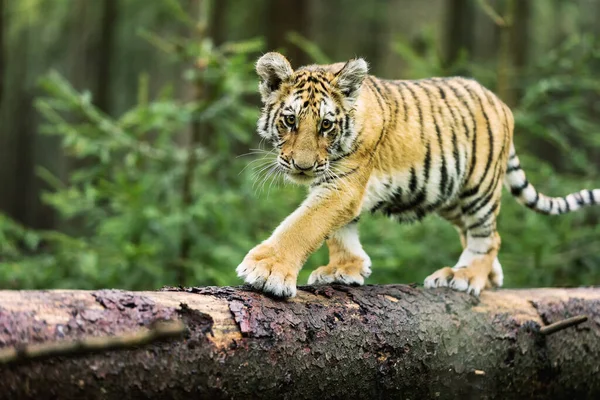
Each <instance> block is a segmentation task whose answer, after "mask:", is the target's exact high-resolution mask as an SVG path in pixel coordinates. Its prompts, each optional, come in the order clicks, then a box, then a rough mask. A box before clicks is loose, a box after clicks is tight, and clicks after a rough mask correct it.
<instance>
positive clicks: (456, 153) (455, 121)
mask: <svg viewBox="0 0 600 400" xmlns="http://www.w3.org/2000/svg"><path fill="white" fill-rule="evenodd" d="M438 89H439V91H440V94H441V96H442V99H445V98H446V94H445V92H444V88H443V87H442V86H441V85H440V86H438ZM442 104H443V105H444V106H445V107H446V109H448V111H449V112H450V116H451V117H452V125H451V127H450V129H451V131H452V156H453V157H454V162H455V168H454V173H455V174H456V178H457V180H460V175H461V167H460V161H461V160H460V151H459V150H458V137H457V135H456V129H457V127H458V125H459V122H460V121H459V120H458V118H457V117H456V114H455V113H454V109H453V108H452V107H450V105H449V104H448V102H446V101H443V102H442ZM440 109H441V106H440ZM461 117H462V114H461ZM463 123H464V117H463ZM465 129H466V126H465ZM451 193H452V190H449V191H448V195H450V194H451Z"/></svg>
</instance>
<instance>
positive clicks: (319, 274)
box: [308, 263, 371, 286]
mask: <svg viewBox="0 0 600 400" xmlns="http://www.w3.org/2000/svg"><path fill="white" fill-rule="evenodd" d="M369 275H371V268H370V267H368V266H363V265H359V264H355V263H346V264H339V265H326V266H323V267H319V268H317V269H315V270H314V271H313V272H312V273H311V274H310V276H309V277H308V284H309V285H322V284H328V283H334V282H335V283H341V284H343V285H358V286H361V285H364V283H365V278H368V277H369Z"/></svg>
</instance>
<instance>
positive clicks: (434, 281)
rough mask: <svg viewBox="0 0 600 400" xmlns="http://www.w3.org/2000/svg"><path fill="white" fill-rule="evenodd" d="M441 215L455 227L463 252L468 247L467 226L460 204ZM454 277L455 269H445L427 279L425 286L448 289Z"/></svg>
mask: <svg viewBox="0 0 600 400" xmlns="http://www.w3.org/2000/svg"><path fill="white" fill-rule="evenodd" d="M439 215H440V216H441V217H442V218H444V219H445V220H447V221H448V222H450V223H451V224H452V225H454V228H456V231H457V232H458V235H459V237H460V244H461V245H462V248H463V250H464V249H465V248H466V247H467V236H466V226H465V224H464V222H463V218H462V212H461V209H460V205H459V204H458V203H453V204H451V205H449V206H447V207H444V208H442V209H441V210H440V211H439ZM453 277H454V269H453V268H450V267H444V268H442V269H439V270H437V271H436V272H434V273H433V274H431V275H429V276H428V277H427V278H425V282H424V286H425V287H426V288H435V287H447V286H448V284H449V283H450V281H451V280H452V278H453Z"/></svg>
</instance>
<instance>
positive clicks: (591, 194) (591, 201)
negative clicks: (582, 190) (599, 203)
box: [586, 189, 596, 204]
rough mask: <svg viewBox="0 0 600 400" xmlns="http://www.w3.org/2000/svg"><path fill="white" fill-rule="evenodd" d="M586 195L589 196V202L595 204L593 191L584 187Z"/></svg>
mask: <svg viewBox="0 0 600 400" xmlns="http://www.w3.org/2000/svg"><path fill="white" fill-rule="evenodd" d="M586 190H587V193H588V196H590V204H596V200H594V192H592V191H591V190H589V189H586Z"/></svg>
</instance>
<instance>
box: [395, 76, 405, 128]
mask: <svg viewBox="0 0 600 400" xmlns="http://www.w3.org/2000/svg"><path fill="white" fill-rule="evenodd" d="M403 86H404V83H402V82H397V87H398V94H399V95H400V99H401V100H402V108H403V109H404V122H407V121H408V108H407V104H406V99H405V98H404V93H402V87H403Z"/></svg>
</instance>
